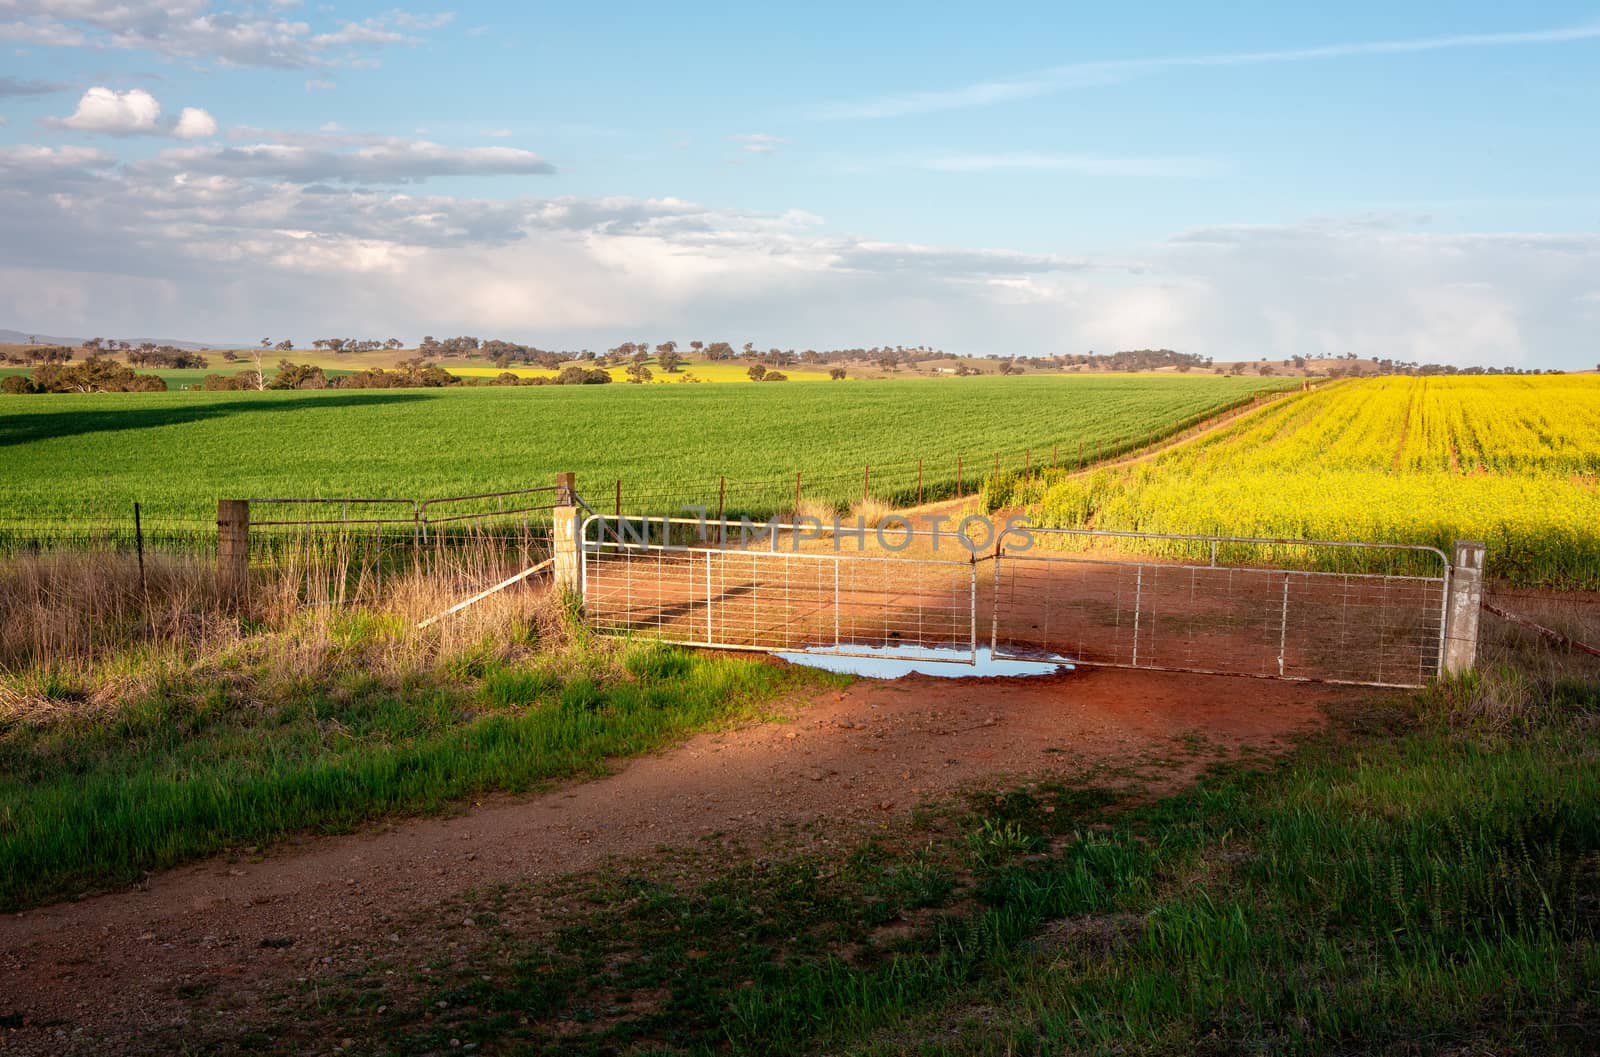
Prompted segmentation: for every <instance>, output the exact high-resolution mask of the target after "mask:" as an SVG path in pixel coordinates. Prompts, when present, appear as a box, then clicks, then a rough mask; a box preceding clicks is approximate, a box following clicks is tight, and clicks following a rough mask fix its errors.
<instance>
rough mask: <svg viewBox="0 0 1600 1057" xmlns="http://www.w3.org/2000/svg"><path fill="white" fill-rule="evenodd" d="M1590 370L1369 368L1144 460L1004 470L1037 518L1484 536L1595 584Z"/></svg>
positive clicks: (1502, 564)
mask: <svg viewBox="0 0 1600 1057" xmlns="http://www.w3.org/2000/svg"><path fill="white" fill-rule="evenodd" d="M1597 477H1600V378H1596V377H1594V376H1570V375H1543V376H1537V377H1453V378H1380V379H1369V380H1362V381H1350V382H1343V383H1339V384H1336V385H1332V386H1328V387H1326V388H1323V389H1319V390H1316V391H1313V392H1310V393H1306V394H1304V395H1299V396H1295V397H1292V398H1290V399H1287V400H1284V401H1281V402H1278V403H1275V404H1273V405H1272V406H1270V407H1268V408H1266V409H1264V410H1263V411H1261V412H1259V413H1257V414H1254V415H1249V416H1246V417H1245V418H1243V419H1241V420H1240V421H1238V422H1236V423H1234V424H1233V425H1231V426H1230V427H1228V428H1226V429H1223V430H1219V431H1218V432H1217V433H1215V434H1212V435H1210V436H1207V437H1205V438H1204V439H1202V440H1199V441H1197V442H1195V443H1193V444H1188V445H1183V446H1180V447H1178V448H1175V449H1174V450H1172V451H1170V452H1168V453H1166V454H1164V455H1161V456H1158V457H1157V458H1155V459H1152V460H1150V461H1148V462H1145V463H1140V464H1135V465H1131V466H1128V467H1120V468H1119V467H1111V468H1107V469H1103V470H1100V471H1097V472H1093V473H1089V474H1084V475H1076V476H1066V475H1056V476H1053V477H1052V476H1051V475H1045V477H1044V478H1042V479H1035V480H1032V481H1017V482H1013V483H1012V484H1011V485H1010V487H1009V491H1005V490H1004V489H1002V492H1004V494H998V493H997V494H996V495H994V496H992V497H991V499H990V502H991V505H997V506H998V505H1009V504H1012V503H1017V502H1022V503H1027V504H1029V505H1030V507H1031V509H1032V511H1033V513H1034V515H1035V517H1036V518H1037V519H1038V521H1039V522H1040V523H1042V524H1047V525H1056V526H1063V527H1092V528H1101V529H1118V530H1126V531H1137V532H1164V533H1195V534H1211V535H1241V536H1269V537H1292V538H1300V539H1325V540H1370V541H1377V542H1395V543H1422V544H1430V545H1432V546H1435V547H1439V548H1440V549H1442V550H1445V551H1446V552H1447V553H1448V552H1449V549H1450V547H1451V544H1452V542H1453V541H1454V540H1457V539H1479V540H1482V541H1484V542H1485V543H1486V544H1487V545H1488V548H1489V551H1488V566H1489V572H1490V574H1491V575H1492V576H1498V577H1502V578H1504V579H1507V580H1510V581H1513V582H1516V583H1521V584H1525V585H1544V586H1562V587H1582V588H1588V589H1600V488H1597Z"/></svg>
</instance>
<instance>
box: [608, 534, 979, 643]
mask: <svg viewBox="0 0 1600 1057" xmlns="http://www.w3.org/2000/svg"><path fill="white" fill-rule="evenodd" d="M754 527H755V528H757V529H767V531H766V532H764V533H757V534H756V535H755V538H754V539H753V540H752V539H751V538H750V537H751V533H750V529H751V528H752V526H751V524H750V523H749V522H743V523H740V522H725V521H724V522H718V521H711V522H707V521H701V520H699V519H690V518H631V517H626V516H624V517H615V516H610V515H598V514H597V515H593V516H591V517H589V518H588V519H586V520H585V521H584V523H583V527H582V531H581V533H580V541H581V547H582V554H583V569H582V583H583V601H584V611H585V613H586V614H587V616H588V620H589V622H590V625H591V626H592V627H593V628H595V630H597V631H602V632H610V633H619V634H628V633H632V634H646V635H653V636H655V637H657V638H662V639H667V640H669V641H672V642H679V643H683V644H684V645H690V646H715V647H720V648H723V649H741V650H763V651H769V652H770V651H793V652H813V653H829V654H838V655H843V656H874V657H900V658H916V657H925V656H926V655H927V654H926V651H928V650H940V651H956V652H958V653H959V654H961V655H963V656H964V658H965V660H966V663H972V662H973V661H974V660H976V657H977V649H978V619H977V596H978V575H977V563H976V562H974V561H972V560H971V559H970V558H969V559H963V560H948V559H921V558H900V557H893V556H879V555H872V554H850V553H841V552H836V551H832V550H821V551H807V550H801V549H800V542H799V541H797V540H795V539H794V536H795V534H794V533H793V532H792V531H789V532H787V533H785V532H784V531H783V530H781V529H778V528H774V527H770V526H764V525H757V526H754ZM730 537H731V538H730ZM785 544H788V546H787V547H785ZM952 659H955V658H952Z"/></svg>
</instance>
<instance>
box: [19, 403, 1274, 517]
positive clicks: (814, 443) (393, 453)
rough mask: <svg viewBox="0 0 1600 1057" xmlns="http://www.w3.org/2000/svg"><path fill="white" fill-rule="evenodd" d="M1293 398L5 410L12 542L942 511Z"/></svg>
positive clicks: (48, 406)
mask: <svg viewBox="0 0 1600 1057" xmlns="http://www.w3.org/2000/svg"><path fill="white" fill-rule="evenodd" d="M1284 384H1285V383H1283V382H1282V381H1281V380H1279V381H1275V382H1274V381H1267V380H1260V379H1222V378H1210V377H1181V376H1171V375H1164V376H1157V375H1151V376H1131V377H1129V376H1123V377H1107V378H1043V377H1041V378H1009V379H1001V378H990V379H966V380H961V381H950V380H937V381H934V380H907V381H895V382H851V383H848V384H837V385H827V386H782V385H777V386H759V385H744V386H692V385H686V386H654V387H645V386H625V385H617V386H595V387H584V386H571V387H560V388H505V389H496V388H479V389H462V390H453V389H452V390H406V391H381V392H283V393H277V392H267V393H195V392H187V393H185V392H172V393H156V394H116V395H99V396H73V395H60V396H49V397H10V398H7V397H0V447H4V448H5V450H6V468H7V473H6V474H5V476H4V478H3V480H0V532H3V531H4V529H5V527H6V526H12V527H15V526H18V525H30V526H33V525H47V524H53V525H56V526H58V527H60V528H61V529H62V530H63V531H66V530H67V529H68V528H73V527H77V528H82V529H84V530H86V531H87V530H89V529H92V527H93V526H95V525H98V524H111V525H125V524H126V522H127V521H128V520H129V516H130V514H131V510H132V505H133V503H134V502H135V501H139V502H141V503H142V504H143V509H144V516H145V518H146V521H147V530H154V531H163V530H165V531H178V530H179V529H180V528H182V527H184V526H191V527H193V529H194V531H196V532H197V533H204V532H205V531H206V527H207V526H208V525H210V524H214V518H215V511H216V501H217V499H218V498H251V497H264V496H280V497H281V496H304V497H330V496H369V497H408V498H413V497H414V498H426V497H429V496H438V495H459V494H464V493H476V492H487V491H498V490H503V489H512V488H524V487H530V486H536V485H545V484H549V483H550V482H551V480H552V477H553V475H554V474H555V473H557V472H561V471H572V472H575V473H576V474H577V475H578V488H579V491H580V492H581V493H582V494H584V495H585V496H586V497H588V498H589V499H590V501H591V502H593V503H594V505H595V506H596V507H598V508H600V509H609V508H611V507H612V506H613V505H614V504H615V502H616V489H617V483H618V482H619V481H620V482H621V488H622V506H623V507H624V509H625V511H627V512H631V513H653V514H659V513H666V512H673V513H675V512H677V511H678V509H679V508H680V507H681V506H682V505H683V504H685V503H699V504H705V505H707V506H709V507H711V508H713V509H714V508H715V506H716V504H717V502H718V500H719V497H720V498H721V499H722V501H723V502H724V504H725V509H726V511H727V512H729V513H732V514H739V513H749V514H767V513H771V512H775V511H779V510H785V509H788V508H789V507H790V506H792V505H793V502H794V492H795V476H796V474H797V473H798V474H799V475H800V478H801V488H802V490H803V493H804V497H805V499H806V500H807V501H814V500H821V501H825V502H834V503H838V504H848V503H849V502H851V501H853V500H857V499H860V498H861V497H862V493H863V491H868V492H870V493H871V494H872V495H873V496H874V497H876V498H881V499H889V500H898V501H904V500H907V499H914V498H915V497H916V492H917V471H918V464H919V460H920V462H921V464H922V492H923V496H924V498H927V499H933V498H937V497H940V496H943V495H950V494H954V492H955V490H956V488H957V487H958V480H959V487H961V488H962V489H963V491H964V492H971V491H973V490H974V489H975V488H976V487H977V485H978V483H979V482H980V481H981V479H982V478H984V477H987V476H989V475H991V474H992V473H993V472H994V470H995V467H996V465H997V458H998V466H999V467H1000V469H1001V470H1002V471H1018V470H1022V469H1023V468H1024V467H1025V466H1027V467H1033V468H1038V467H1041V466H1047V465H1048V464H1049V462H1050V461H1051V460H1055V461H1057V462H1058V463H1059V464H1061V465H1075V464H1076V462H1077V460H1078V459H1079V458H1080V457H1081V458H1083V459H1084V460H1085V461H1093V460H1094V459H1096V458H1107V457H1110V456H1112V455H1115V454H1118V453H1121V452H1125V451H1128V450H1131V449H1134V448H1137V447H1140V446H1143V445H1145V444H1147V443H1149V442H1150V441H1152V440H1154V439H1159V438H1161V437H1163V436H1167V435H1170V434H1172V433H1174V432H1177V431H1179V430H1181V429H1183V428H1186V427H1188V426H1190V425H1193V424H1194V423H1196V422H1198V421H1201V420H1203V419H1205V418H1207V417H1209V416H1211V415H1214V414H1217V413H1218V412H1221V411H1224V410H1226V409H1228V408H1230V407H1234V406H1239V405H1241V404H1244V403H1248V402H1249V401H1250V399H1251V398H1252V397H1253V396H1255V395H1256V394H1259V393H1261V392H1263V391H1266V390H1269V389H1272V388H1275V387H1281V386H1283V385H1284Z"/></svg>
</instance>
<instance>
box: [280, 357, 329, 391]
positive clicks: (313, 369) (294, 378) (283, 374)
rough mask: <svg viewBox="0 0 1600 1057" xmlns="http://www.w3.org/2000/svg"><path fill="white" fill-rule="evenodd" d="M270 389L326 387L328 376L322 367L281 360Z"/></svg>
mask: <svg viewBox="0 0 1600 1057" xmlns="http://www.w3.org/2000/svg"><path fill="white" fill-rule="evenodd" d="M267 388H268V389H326V388H328V376H327V375H326V374H324V373H323V370H322V368H321V367H317V366H314V365H312V364H309V363H290V362H289V361H288V360H279V361H278V369H277V371H275V372H274V373H273V375H272V381H271V382H270V383H268V385H267Z"/></svg>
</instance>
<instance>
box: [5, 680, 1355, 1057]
mask: <svg viewBox="0 0 1600 1057" xmlns="http://www.w3.org/2000/svg"><path fill="white" fill-rule="evenodd" d="M1352 693H1359V691H1347V690H1338V689H1335V688H1331V687H1326V686H1309V685H1302V684H1291V683H1284V682H1275V681H1267V680H1257V679H1247V678H1234V677H1224V676H1198V675H1180V674H1171V673H1163V672H1137V671H1122V670H1111V669H1104V670H1080V671H1077V672H1071V673H1063V674H1060V675H1055V676H1048V677H1042V678H1034V679H987V680H985V679H963V680H948V679H935V678H930V677H919V676H912V677H908V678H906V679H902V680H898V681H895V682H874V681H867V680H863V681H860V682H858V683H856V684H854V685H852V686H851V687H850V688H848V689H846V690H844V691H840V692H827V693H825V694H824V696H823V698H822V699H821V700H816V701H810V702H795V704H796V706H797V707H798V712H797V715H796V716H795V718H794V719H793V720H792V721H790V722H779V723H764V724H757V725H752V726H748V727H744V728H741V729H738V730H733V731H726V732H717V733H709V734H703V735H699V736H697V737H694V738H692V739H690V740H689V741H687V742H685V743H684V744H682V745H680V746H679V747H677V748H674V749H671V750H668V751H665V752H662V753H660V754H658V755H655V756H651V757H647V758H643V759H638V760H633V761H629V762H625V763H622V764H620V765H619V766H618V768H617V770H616V772H615V773H614V774H612V775H610V776H609V777H606V778H602V779H598V780H594V781H589V782H581V783H573V784H570V785H567V786H564V787H560V788H557V789H555V790H553V791H550V792H548V793H545V794H542V795H539V796H535V797H532V798H528V799H519V800H512V799H509V798H501V799H496V800H492V801H489V802H487V803H484V804H481V805H478V806H475V807H473V808H472V809H471V810H469V811H467V812H466V813H464V814H462V815H461V816H459V817H454V818H433V819H422V820H411V821H398V822H395V823H393V824H391V825H389V826H387V827H384V828H381V829H374V830H372V831H369V832H365V833H361V834H357V835H354V836H349V837H336V838H319V839H310V840H306V841H303V842H300V843H298V844H295V845H292V846H286V847H281V848H277V849H272V850H270V851H269V852H268V853H267V854H266V855H265V857H264V858H261V859H259V860H258V861H233V860H212V861H208V862H204V863H200V864H196V865H193V866H190V867H185V868H182V869H178V870H173V871H170V872H168V873H164V874H161V875H159V876H156V877H153V878H151V879H150V880H149V881H148V883H147V884H146V885H145V886H143V887H142V888H140V889H139V890H136V891H127V892H117V893H112V894H108V895H102V896H97V897H94V898H90V899H85V900H83V901H80V902H74V903H64V904H58V905H55V906H50V907H44V908H40V909H36V910H30V911H26V912H23V913H19V914H12V915H8V916H6V917H4V918H0V1018H5V1019H4V1020H3V1021H0V1023H3V1024H6V1025H8V1026H4V1027H0V1052H4V1053H7V1054H11V1053H18V1054H35V1053H38V1054H44V1053H51V1054H57V1053H85V1054H89V1053H94V1054H101V1053H118V1052H144V1051H146V1050H148V1049H149V1048H151V1047H152V1046H154V1045H155V1042H154V1039H155V1038H156V1037H157V1036H158V1035H159V1037H160V1038H162V1039H167V1040H170V1039H171V1038H172V1037H173V1034H174V1032H176V1033H177V1034H178V1035H179V1036H181V1035H183V1033H184V1031H185V1025H190V1024H195V1025H198V1024H200V1023H206V1024H208V1025H210V1026H211V1029H212V1030H215V1026H216V1025H217V1024H218V1023H222V1024H227V1023H231V1022H232V1019H231V1018H237V1020H238V1022H239V1023H240V1024H243V1023H245V1022H247V1021H248V1020H249V1015H248V1014H249V1012H250V1011H251V1010H252V1009H253V1008H255V1007H256V1006H257V1005H258V1004H259V1002H260V1001H261V997H262V996H263V995H264V994H266V993H269V992H271V991H272V990H273V989H275V988H279V987H281V986H283V985H286V984H289V983H291V982H292V981H293V980H295V979H296V978H301V977H311V978H315V977H317V976H319V975H322V974H325V973H328V972H333V971H337V970H338V969H339V967H340V966H342V965H346V964H353V963H355V962H356V961H357V960H360V959H370V958H371V957H374V956H376V954H377V952H382V951H387V952H388V953H389V954H391V955H394V954H396V953H397V952H398V953H399V955H400V956H401V957H412V956H414V957H416V958H419V959H420V958H423V957H428V956H432V955H436V954H438V952H437V951H407V950H405V949H404V948H405V941H404V937H399V938H398V939H396V938H395V936H394V934H393V933H392V932H391V930H392V929H393V928H394V927H395V926H394V925H393V924H390V922H391V921H394V920H399V919H401V918H402V917H403V916H405V915H408V914H415V913H425V912H427V911H429V910H430V908H435V907H439V906H440V905H441V904H444V903H446V902H448V901H449V900H451V899H452V898H453V897H455V896H457V895H459V894H460V893H462V892H463V891H465V890H467V889H469V888H474V887H483V886H485V885H492V884H495V883H498V882H510V881H522V880H532V881H535V882H537V881H538V880H539V879H541V878H554V877H557V876H560V875H563V874H567V873H570V872H572V871H576V870H581V869H584V868H586V867H590V866H593V865H595V864H596V863H598V862H600V861H601V860H603V859H605V858H607V857H610V856H624V857H627V856H638V855H644V854H647V853H649V852H650V851H651V850H652V849H654V848H656V847H658V846H660V845H683V844H688V843H692V842H695V841H697V840H699V839H701V838H702V837H704V836H706V835H709V834H712V833H718V832H720V833H723V834H736V835H741V836H748V837H751V838H756V839H758V838H759V837H760V835H761V834H763V833H769V832H774V831H776V830H779V829H781V828H783V827H786V826H793V825H796V824H805V823H810V822H814V821H818V820H825V821H828V822H829V823H830V824H831V825H832V826H833V828H832V829H831V830H830V839H836V840H839V841H840V842H845V843H847V842H848V841H849V840H851V839H852V838H854V837H858V836H860V835H862V834H864V833H865V832H867V831H870V830H871V829H873V828H874V827H876V826H878V825H881V824H882V822H883V821H884V820H886V819H890V818H892V817H894V816H895V815H897V814H901V813H907V812H909V811H910V809H911V808H912V807H913V806H915V805H916V804H917V803H919V802H921V801H924V800H927V799H930V798H938V797H941V796H944V795H947V794H950V793H952V792H954V791H956V790H957V789H959V788H961V787H963V786H966V785H969V784H972V783H975V782H981V781H984V780H988V779H993V778H996V777H998V776H1023V775H1027V776H1048V775H1052V774H1056V775H1071V774H1075V773H1080V772H1081V771H1082V770H1083V769H1084V768H1086V767H1089V766H1093V765H1095V764H1098V763H1105V764H1109V765H1113V766H1115V765H1119V764H1129V765H1138V764H1140V763H1141V762H1143V763H1149V762H1151V759H1152V758H1153V757H1159V758H1161V759H1163V760H1174V759H1175V760H1176V761H1177V762H1175V763H1171V764H1170V765H1168V764H1163V767H1164V768H1165V769H1164V771H1163V773H1164V775H1165V778H1164V779H1163V781H1164V782H1167V783H1171V784H1176V783H1180V782H1183V781H1186V780H1188V779H1189V778H1190V777H1192V775H1193V774H1194V773H1195V772H1196V771H1197V770H1198V769H1199V768H1201V767H1203V766H1204V765H1205V764H1207V763H1209V762H1211V761H1212V760H1214V759H1216V758H1218V756H1217V755H1211V754H1204V755H1202V754H1195V753H1193V752H1188V753H1187V754H1186V752H1185V750H1184V749H1183V748H1182V747H1181V746H1180V745H1177V744H1175V739H1189V741H1190V743H1191V744H1192V743H1193V738H1194V737H1196V736H1198V737H1199V738H1202V739H1204V740H1205V742H1206V743H1207V744H1208V745H1209V746H1210V747H1213V748H1216V749H1217V750H1219V753H1221V754H1222V755H1227V754H1233V753H1237V752H1239V751H1241V750H1246V749H1248V750H1259V751H1272V750H1275V749H1280V748H1282V747H1283V746H1284V745H1285V744H1286V743H1287V742H1288V740H1289V739H1291V738H1292V737H1293V736H1294V735H1296V734H1298V733H1300V732H1304V731H1306V730H1308V729H1312V728H1314V727H1316V726H1317V725H1318V724H1319V723H1320V722H1321V717H1322V711H1321V706H1322V705H1323V704H1325V703H1327V702H1328V701H1330V700H1333V699H1335V698H1340V697H1348V696H1349V695H1350V694H1352ZM263 941H268V942H267V943H265V944H264V943H263ZM288 941H292V942H288ZM185 996H188V997H185ZM222 1010H232V1011H235V1012H230V1013H226V1014H224V1013H221V1012H219V1011H222ZM19 1021H20V1026H17V1025H18V1023H19Z"/></svg>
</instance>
